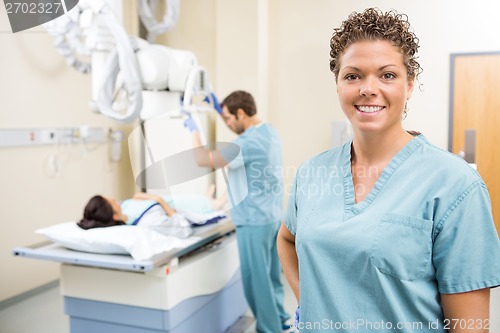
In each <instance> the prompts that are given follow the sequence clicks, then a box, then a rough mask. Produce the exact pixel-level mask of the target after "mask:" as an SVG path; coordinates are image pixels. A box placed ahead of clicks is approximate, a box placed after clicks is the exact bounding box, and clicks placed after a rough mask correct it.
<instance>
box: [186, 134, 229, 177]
mask: <svg viewBox="0 0 500 333" xmlns="http://www.w3.org/2000/svg"><path fill="white" fill-rule="evenodd" d="M192 136H193V145H194V146H195V147H197V149H194V156H195V159H196V164H198V165H199V166H202V167H211V168H214V169H217V168H222V167H224V166H226V165H227V162H226V160H225V159H224V157H223V156H222V154H221V153H220V151H219V150H208V149H205V148H204V147H203V145H202V144H201V137H200V132H198V131H193V132H192ZM210 155H212V156H210Z"/></svg>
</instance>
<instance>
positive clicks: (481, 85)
mask: <svg viewBox="0 0 500 333" xmlns="http://www.w3.org/2000/svg"><path fill="white" fill-rule="evenodd" d="M451 70H452V76H451V77H452V83H451V91H450V93H451V114H450V143H451V151H452V152H453V153H455V154H458V153H459V152H460V151H463V150H464V146H465V142H464V140H465V139H464V138H465V131H466V130H475V133H476V134H475V136H476V143H475V163H476V165H477V171H478V172H479V174H480V175H481V177H483V179H484V182H485V183H486V186H487V187H488V190H489V193H490V197H491V203H492V206H493V219H494V221H495V224H496V228H497V232H498V233H499V234H500V53H490V54H462V55H460V54H459V55H452V57H451Z"/></svg>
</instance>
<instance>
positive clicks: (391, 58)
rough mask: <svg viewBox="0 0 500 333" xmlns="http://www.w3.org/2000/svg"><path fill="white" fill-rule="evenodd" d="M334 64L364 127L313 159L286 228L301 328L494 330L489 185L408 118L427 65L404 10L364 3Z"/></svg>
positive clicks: (495, 244)
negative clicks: (405, 122) (410, 128)
mask: <svg viewBox="0 0 500 333" xmlns="http://www.w3.org/2000/svg"><path fill="white" fill-rule="evenodd" d="M330 46H331V52H330V56H331V60H330V69H331V71H332V72H333V73H334V75H335V80H336V83H337V93H338V96H339V100H340V105H341V107H342V110H343V111H344V113H345V115H346V116H347V118H348V119H349V121H350V122H351V124H352V127H353V131H354V138H353V139H352V140H351V141H349V142H347V143H346V144H345V145H343V146H342V147H339V148H334V149H332V150H329V151H326V152H324V153H322V154H319V155H317V156H314V157H313V158H311V159H309V160H307V161H306V162H304V163H303V164H302V165H301V166H300V168H299V169H298V171H297V174H296V177H295V181H294V184H293V187H292V193H290V197H289V202H288V208H287V211H286V214H285V218H284V223H283V225H282V226H281V229H280V232H279V235H278V250H279V255H280V259H281V261H282V265H283V269H284V271H285V274H286V277H287V279H288V281H289V282H290V285H291V287H292V289H293V291H294V293H295V295H296V297H297V300H298V301H299V303H300V321H299V322H298V328H299V330H300V331H301V332H305V331H310V332H408V333H410V332H439V333H441V332H453V333H458V332H468V333H469V332H487V331H488V328H489V292H490V288H491V287H495V286H498V285H500V242H499V239H498V236H497V233H496V230H495V227H494V223H493V218H492V214H491V205H490V201H489V195H488V191H487V189H486V186H485V184H484V182H483V180H482V179H481V177H480V176H479V174H477V173H476V172H475V171H474V170H473V169H472V168H470V167H469V166H468V165H467V163H465V162H464V161H463V160H462V159H460V158H459V157H456V156H454V155H453V154H451V153H449V152H446V151H444V150H441V149H439V148H437V147H435V146H433V145H432V144H430V143H429V142H428V141H427V139H426V138H425V137H424V136H423V135H422V134H420V133H416V132H407V131H406V130H405V129H404V128H403V126H402V118H403V116H404V114H405V113H406V111H407V103H408V100H409V99H410V97H411V95H412V91H413V88H414V80H415V78H416V77H417V76H418V75H419V73H420V72H421V68H420V65H419V64H418V62H417V61H416V52H417V49H418V39H417V38H416V36H415V35H414V34H413V32H411V29H410V25H409V23H408V21H407V18H406V16H405V15H400V14H397V13H395V12H393V11H391V12H387V13H383V12H381V11H379V10H378V9H367V10H365V11H364V12H362V13H353V14H351V15H350V16H349V18H348V19H347V20H346V21H344V22H343V24H342V26H341V27H340V28H339V29H336V30H335V32H334V34H333V36H332V38H331V45H330Z"/></svg>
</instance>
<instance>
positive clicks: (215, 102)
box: [203, 92, 222, 115]
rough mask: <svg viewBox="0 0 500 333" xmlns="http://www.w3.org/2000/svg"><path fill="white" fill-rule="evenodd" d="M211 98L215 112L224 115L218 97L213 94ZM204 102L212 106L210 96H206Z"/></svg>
mask: <svg viewBox="0 0 500 333" xmlns="http://www.w3.org/2000/svg"><path fill="white" fill-rule="evenodd" d="M210 97H211V98H212V102H213V107H214V109H215V111H217V113H218V114H220V115H222V108H221V106H220V103H219V100H218V99H217V96H215V94H214V93H213V92H211V93H210ZM203 101H205V102H207V103H208V104H211V103H210V98H209V97H208V96H206V97H205V99H204V100H203Z"/></svg>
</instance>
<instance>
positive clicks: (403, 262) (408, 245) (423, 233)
mask: <svg viewBox="0 0 500 333" xmlns="http://www.w3.org/2000/svg"><path fill="white" fill-rule="evenodd" d="M431 234H432V221H429V220H423V219H419V218H415V217H410V216H403V215H397V214H387V215H385V216H384V217H383V218H382V223H381V224H380V225H379V226H378V229H377V231H376V234H375V240H374V242H373V247H372V250H371V255H370V260H371V262H372V264H373V265H374V266H375V267H376V268H377V269H378V270H379V271H380V272H381V273H384V274H388V275H391V276H395V277H397V278H399V279H401V280H407V281H413V280H416V279H418V278H420V277H422V275H423V274H424V273H425V271H426V269H427V266H428V264H429V261H430V260H431V251H432V235H431Z"/></svg>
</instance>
